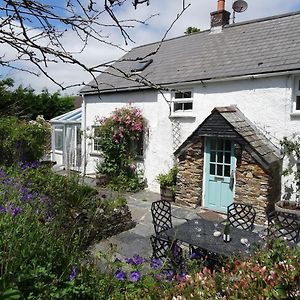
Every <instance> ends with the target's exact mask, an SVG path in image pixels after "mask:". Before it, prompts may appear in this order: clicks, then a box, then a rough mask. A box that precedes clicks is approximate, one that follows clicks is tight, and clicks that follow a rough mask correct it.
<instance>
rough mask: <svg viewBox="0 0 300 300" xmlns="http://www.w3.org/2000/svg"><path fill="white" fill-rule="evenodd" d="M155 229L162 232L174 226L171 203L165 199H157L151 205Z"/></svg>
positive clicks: (158, 232)
mask: <svg viewBox="0 0 300 300" xmlns="http://www.w3.org/2000/svg"><path fill="white" fill-rule="evenodd" d="M151 213H152V221H153V226H154V231H155V233H156V234H160V233H162V232H163V231H165V230H167V229H170V228H172V226H173V225H172V216H171V204H170V202H168V201H165V200H159V201H155V202H153V203H152V205H151Z"/></svg>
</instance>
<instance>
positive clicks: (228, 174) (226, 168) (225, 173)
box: [224, 166, 230, 177]
mask: <svg viewBox="0 0 300 300" xmlns="http://www.w3.org/2000/svg"><path fill="white" fill-rule="evenodd" d="M224 176H226V177H230V166H225V167H224Z"/></svg>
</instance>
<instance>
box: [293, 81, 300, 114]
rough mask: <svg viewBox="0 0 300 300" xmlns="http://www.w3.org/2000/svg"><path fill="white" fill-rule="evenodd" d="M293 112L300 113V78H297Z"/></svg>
mask: <svg viewBox="0 0 300 300" xmlns="http://www.w3.org/2000/svg"><path fill="white" fill-rule="evenodd" d="M294 84H295V85H294V95H295V98H294V103H293V112H296V113H300V77H295V83H294Z"/></svg>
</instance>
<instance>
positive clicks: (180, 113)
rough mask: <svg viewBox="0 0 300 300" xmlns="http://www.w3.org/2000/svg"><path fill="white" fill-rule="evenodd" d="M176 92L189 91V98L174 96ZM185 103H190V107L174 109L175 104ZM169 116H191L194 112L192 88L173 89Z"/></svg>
mask: <svg viewBox="0 0 300 300" xmlns="http://www.w3.org/2000/svg"><path fill="white" fill-rule="evenodd" d="M177 93H191V97H190V98H176V94H177ZM185 103H188V104H192V109H177V110H175V105H176V104H182V106H184V104H185ZM171 105H172V106H171V108H172V112H171V117H193V112H194V92H193V90H192V89H184V90H181V89H180V90H178V91H174V92H173V93H172V103H171Z"/></svg>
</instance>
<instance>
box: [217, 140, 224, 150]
mask: <svg viewBox="0 0 300 300" xmlns="http://www.w3.org/2000/svg"><path fill="white" fill-rule="evenodd" d="M218 150H219V151H223V140H218Z"/></svg>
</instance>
